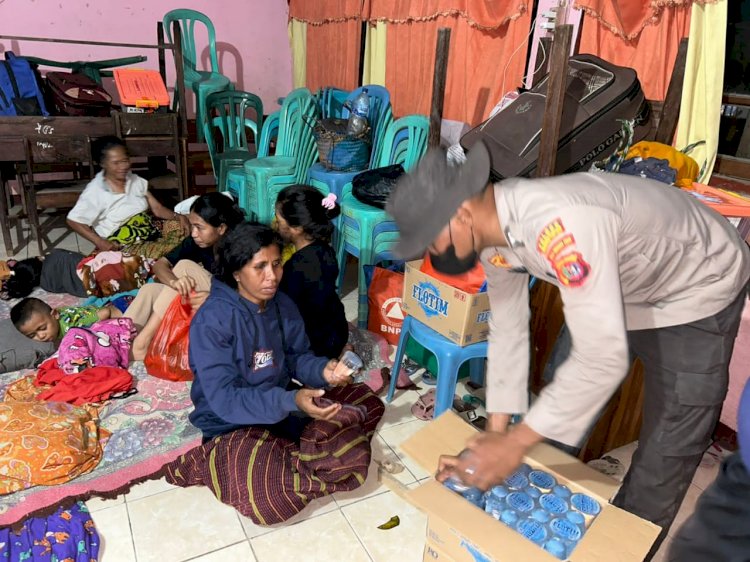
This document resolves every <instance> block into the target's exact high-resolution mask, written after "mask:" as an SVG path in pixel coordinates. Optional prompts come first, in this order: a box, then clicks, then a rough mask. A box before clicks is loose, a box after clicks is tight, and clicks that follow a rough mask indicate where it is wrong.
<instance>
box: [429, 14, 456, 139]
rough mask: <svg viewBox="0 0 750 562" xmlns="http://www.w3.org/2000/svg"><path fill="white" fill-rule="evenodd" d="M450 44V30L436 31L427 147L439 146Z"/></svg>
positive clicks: (443, 28)
mask: <svg viewBox="0 0 750 562" xmlns="http://www.w3.org/2000/svg"><path fill="white" fill-rule="evenodd" d="M450 43H451V30H450V29H449V28H447V27H442V28H440V29H439V30H438V37H437V46H436V47H435V72H434V74H433V75H432V105H431V106H430V135H429V137H428V146H430V147H433V146H440V123H441V121H442V120H443V101H445V76H446V74H447V73H448V51H449V49H450Z"/></svg>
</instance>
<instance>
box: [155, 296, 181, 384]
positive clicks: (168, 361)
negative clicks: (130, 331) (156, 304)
mask: <svg viewBox="0 0 750 562" xmlns="http://www.w3.org/2000/svg"><path fill="white" fill-rule="evenodd" d="M192 318H193V311H192V308H191V307H190V305H189V304H184V303H183V302H182V297H181V296H180V295H177V296H176V297H175V298H174V300H173V301H172V302H171V303H170V305H169V307H168V308H167V311H166V312H165V313H164V318H163V319H162V321H161V324H160V325H159V329H158V330H156V334H155V335H154V339H153V340H151V344H150V345H149V346H148V351H147V352H146V359H144V360H143V362H144V364H145V365H146V371H147V372H148V374H149V375H153V376H155V377H159V378H160V379H167V380H169V381H191V380H193V372H192V371H191V370H190V365H189V364H188V345H189V340H188V335H189V332H190V320H191V319H192Z"/></svg>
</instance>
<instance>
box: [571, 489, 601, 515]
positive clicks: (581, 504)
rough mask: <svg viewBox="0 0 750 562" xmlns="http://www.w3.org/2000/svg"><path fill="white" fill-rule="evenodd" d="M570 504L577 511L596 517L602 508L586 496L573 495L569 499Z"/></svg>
mask: <svg viewBox="0 0 750 562" xmlns="http://www.w3.org/2000/svg"><path fill="white" fill-rule="evenodd" d="M570 503H572V504H573V507H575V508H576V509H577V510H578V511H580V512H581V513H585V514H586V515H597V514H598V513H599V512H600V511H601V510H602V506H600V505H599V502H598V501H596V500H595V499H594V498H592V497H591V496H587V495H586V494H573V496H571V498H570Z"/></svg>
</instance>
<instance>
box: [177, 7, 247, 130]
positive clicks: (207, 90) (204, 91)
mask: <svg viewBox="0 0 750 562" xmlns="http://www.w3.org/2000/svg"><path fill="white" fill-rule="evenodd" d="M173 22H178V23H179V25H180V32H181V33H182V61H183V74H184V82H185V88H186V89H188V88H189V89H191V90H193V92H195V122H196V127H197V135H198V142H202V141H203V119H204V116H205V114H206V98H207V97H208V95H209V94H211V93H213V92H223V91H225V90H231V89H232V88H233V85H232V81H231V80H230V79H229V78H227V77H226V76H224V75H223V74H221V73H219V58H218V56H217V55H216V31H215V30H214V24H213V23H212V22H211V19H210V18H209V17H208V16H207V15H206V14H203V13H201V12H198V11H196V10H187V9H179V10H171V11H169V12H167V14H166V15H165V16H164V33H165V34H166V36H167V40H168V41H169V42H170V43H171V42H172V23H173ZM197 23H201V24H203V25H205V27H206V31H207V33H208V51H209V56H210V60H211V69H210V70H198V58H199V56H198V53H197V52H196V48H195V26H196V24H197ZM178 91H179V90H178V89H177V88H175V95H174V103H173V109H176V108H177V105H178V104H180V103H185V100H181V99H179V95H178Z"/></svg>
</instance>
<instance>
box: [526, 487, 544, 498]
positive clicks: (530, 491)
mask: <svg viewBox="0 0 750 562" xmlns="http://www.w3.org/2000/svg"><path fill="white" fill-rule="evenodd" d="M524 492H526V493H527V494H529V495H530V496H531V497H532V498H534V499H535V500H536V499H539V497H540V496H541V495H542V493H541V492H540V491H539V488H534V486H529V487H528V488H526V489H525V490H524Z"/></svg>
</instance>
